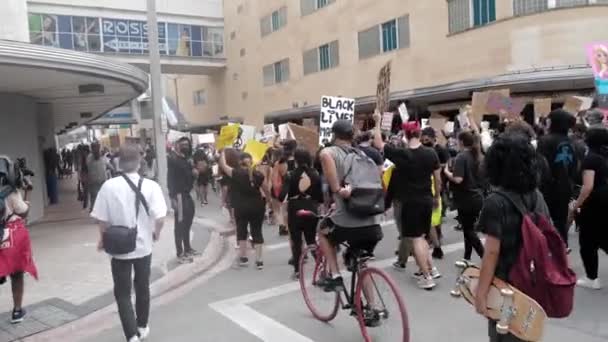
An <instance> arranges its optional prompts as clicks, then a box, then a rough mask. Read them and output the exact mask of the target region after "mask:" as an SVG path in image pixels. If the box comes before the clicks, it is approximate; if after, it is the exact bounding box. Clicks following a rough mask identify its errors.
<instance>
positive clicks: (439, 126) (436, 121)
mask: <svg viewBox="0 0 608 342" xmlns="http://www.w3.org/2000/svg"><path fill="white" fill-rule="evenodd" d="M447 122H448V119H447V118H445V117H442V116H439V115H435V114H433V115H431V117H430V118H429V126H431V127H433V129H434V130H435V134H436V136H437V142H438V143H439V144H441V145H445V143H446V140H445V135H444V134H443V130H444V128H445V124H446V123H447Z"/></svg>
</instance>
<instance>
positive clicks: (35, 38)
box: [29, 14, 59, 47]
mask: <svg viewBox="0 0 608 342" xmlns="http://www.w3.org/2000/svg"><path fill="white" fill-rule="evenodd" d="M57 20H58V18H57V16H56V15H50V14H30V16H29V26H30V42H31V43H32V44H38V45H45V46H54V47H59V35H58V28H57Z"/></svg>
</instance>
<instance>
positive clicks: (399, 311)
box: [355, 267, 410, 342]
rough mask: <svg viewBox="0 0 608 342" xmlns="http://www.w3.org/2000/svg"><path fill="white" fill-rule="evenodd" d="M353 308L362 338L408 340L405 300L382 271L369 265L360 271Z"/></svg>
mask: <svg viewBox="0 0 608 342" xmlns="http://www.w3.org/2000/svg"><path fill="white" fill-rule="evenodd" d="M364 284H365V286H364ZM364 287H365V288H364ZM355 308H356V310H357V320H358V321H359V326H360V328H361V334H362V335H363V338H364V340H365V341H366V342H372V341H382V342H409V340H410V327H409V321H408V317H407V311H406V309H405V303H404V302H403V298H402V297H401V293H400V291H399V288H398V287H397V285H395V282H394V281H393V279H392V278H391V277H390V276H389V275H388V274H387V273H386V272H384V271H382V270H380V269H377V268H373V267H371V268H366V269H364V270H363V271H361V273H360V278H359V281H358V282H357V289H356V292H355Z"/></svg>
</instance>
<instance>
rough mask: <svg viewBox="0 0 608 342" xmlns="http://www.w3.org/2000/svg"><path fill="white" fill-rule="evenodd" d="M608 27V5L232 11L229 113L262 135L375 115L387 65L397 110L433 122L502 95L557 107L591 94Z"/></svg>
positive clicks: (328, 5) (227, 15)
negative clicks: (339, 110) (326, 115)
mask: <svg viewBox="0 0 608 342" xmlns="http://www.w3.org/2000/svg"><path fill="white" fill-rule="evenodd" d="M606 17H608V1H606V0H447V1H446V0H425V1H415V0H358V1H346V0H290V1H288V0H253V1H245V0H232V1H225V2H224V32H225V41H226V42H225V55H226V61H227V66H226V70H225V75H224V87H225V88H224V89H225V90H224V94H225V95H224V97H225V99H226V102H225V110H226V112H228V113H235V114H236V113H238V114H239V115H240V116H243V117H244V118H245V121H248V122H249V123H252V124H254V125H257V126H260V125H261V124H262V122H263V121H282V120H287V119H298V118H302V117H317V116H318V113H319V102H320V99H321V96H322V95H334V96H338V95H341V96H345V97H354V98H356V99H357V111H361V112H367V113H369V112H372V111H373V109H374V102H375V93H376V86H377V81H378V80H377V79H378V71H379V70H380V68H381V67H382V66H383V65H384V64H385V63H386V62H388V61H392V79H391V88H390V89H391V100H392V101H393V105H394V104H396V103H397V102H399V101H408V103H409V107H410V108H414V110H416V111H420V112H424V113H426V114H425V115H428V112H429V111H430V112H438V113H444V114H445V113H449V112H450V111H453V110H454V109H457V108H458V106H460V105H461V104H462V103H465V102H469V101H470V100H471V93H472V91H474V90H480V89H488V88H494V87H497V88H504V87H508V88H510V89H511V92H512V93H513V94H515V95H517V96H529V97H530V99H532V98H533V97H535V96H544V97H546V96H552V97H554V98H555V100H554V103H558V102H559V101H563V98H564V96H565V95H567V94H569V93H576V94H580V93H583V94H589V93H591V92H593V79H592V75H591V71H590V69H589V67H588V65H587V62H586V57H585V50H584V46H585V44H586V43H588V42H592V41H597V40H605V39H606V34H607V32H608V31H606V29H605V27H604V24H603V23H604V22H605V18H606ZM530 101H531V100H530Z"/></svg>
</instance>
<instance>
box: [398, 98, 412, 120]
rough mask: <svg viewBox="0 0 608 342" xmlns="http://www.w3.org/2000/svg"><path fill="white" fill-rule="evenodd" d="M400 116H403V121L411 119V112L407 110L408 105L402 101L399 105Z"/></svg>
mask: <svg viewBox="0 0 608 342" xmlns="http://www.w3.org/2000/svg"><path fill="white" fill-rule="evenodd" d="M397 109H399V116H401V121H402V122H408V121H410V114H409V113H408V112H407V106H406V105H405V102H403V103H401V104H400V105H399V108H397Z"/></svg>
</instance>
